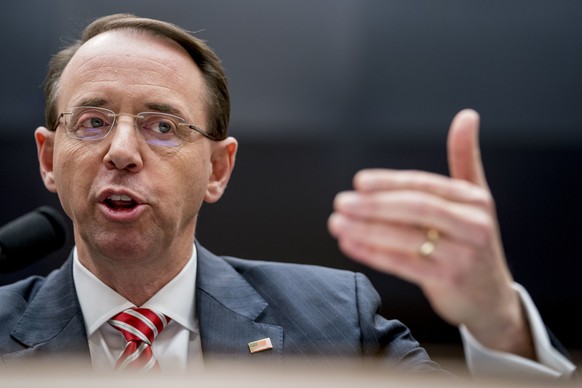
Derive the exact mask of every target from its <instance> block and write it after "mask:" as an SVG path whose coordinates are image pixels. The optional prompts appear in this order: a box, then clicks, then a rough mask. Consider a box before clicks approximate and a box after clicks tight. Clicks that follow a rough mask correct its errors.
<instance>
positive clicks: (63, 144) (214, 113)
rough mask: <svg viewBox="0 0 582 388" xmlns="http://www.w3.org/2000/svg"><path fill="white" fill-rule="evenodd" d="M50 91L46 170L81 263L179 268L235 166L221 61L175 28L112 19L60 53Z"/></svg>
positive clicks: (40, 143) (41, 148)
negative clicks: (206, 206)
mask: <svg viewBox="0 0 582 388" xmlns="http://www.w3.org/2000/svg"><path fill="white" fill-rule="evenodd" d="M46 90H47V104H48V106H47V122H48V125H52V127H51V128H45V127H40V128H38V129H37V130H36V132H35V138H36V142H37V149H38V154H39V162H40V168H41V175H42V178H43V181H44V183H45V186H46V187H47V188H48V189H49V190H51V191H53V192H56V193H57V194H58V196H59V199H60V201H61V204H62V206H63V209H64V210H65V212H66V213H67V214H68V215H69V217H70V218H71V219H72V221H73V226H74V233H75V243H76V246H77V249H78V252H79V257H80V259H81V261H82V262H83V263H84V264H85V266H86V267H88V268H89V269H90V270H92V271H93V272H94V273H102V272H103V271H104V270H103V268H102V267H99V266H102V265H103V264H104V263H109V264H111V266H110V270H111V268H113V267H115V268H119V265H121V264H128V265H135V264H143V268H147V266H148V265H150V266H151V267H155V266H161V268H162V269H163V270H164V271H168V277H169V276H173V275H175V274H176V270H177V269H179V268H181V265H183V263H184V261H185V260H187V259H188V258H189V257H190V254H191V250H192V243H193V238H194V231H195V225H196V219H197V214H198V211H199V209H200V206H201V205H202V202H203V201H206V202H215V201H218V199H219V198H220V197H221V196H222V194H223V192H224V190H225V188H226V185H227V182H228V180H229V178H230V174H231V172H232V169H233V167H234V160H235V155H236V150H237V143H236V140H235V139H233V138H231V137H227V136H226V130H227V128H226V126H227V124H228V92H227V89H226V80H225V78H224V74H223V72H222V69H221V67H220V63H219V60H218V58H217V57H216V56H215V55H214V54H213V53H212V52H211V51H210V50H209V49H208V48H207V47H206V46H205V45H204V44H203V43H202V42H200V41H199V40H197V39H195V38H192V37H190V36H189V34H188V33H187V32H184V31H182V30H181V29H179V28H177V27H175V26H173V25H171V24H167V23H163V22H158V21H154V20H148V19H138V18H135V17H133V16H127V15H120V16H111V17H107V18H104V19H99V20H97V21H96V22H94V23H93V24H91V25H89V26H88V27H87V29H86V30H85V33H84V35H83V39H82V40H81V41H79V42H78V43H76V44H74V45H73V46H71V47H70V48H68V49H65V50H63V51H61V52H60V53H59V54H57V56H56V57H55V59H54V60H53V61H52V64H51V68H50V73H49V75H48V77H47V87H46ZM144 112H146V113H145V114H142V113H144ZM168 139H169V140H168ZM172 140H174V141H172ZM164 260H166V261H164ZM172 260H175V262H172ZM157 270H160V268H157ZM107 276H111V274H109V275H107ZM107 276H105V277H107ZM160 277H161V278H163V277H164V276H163V274H162V273H160Z"/></svg>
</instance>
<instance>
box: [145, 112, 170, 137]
mask: <svg viewBox="0 0 582 388" xmlns="http://www.w3.org/2000/svg"><path fill="white" fill-rule="evenodd" d="M176 127H177V124H176V123H175V122H174V121H173V120H172V119H171V118H169V117H165V116H160V115H155V116H153V115H152V116H150V115H143V121H142V122H141V128H142V130H146V131H149V132H151V133H154V134H156V135H158V136H170V135H173V134H174V133H175V132H176Z"/></svg>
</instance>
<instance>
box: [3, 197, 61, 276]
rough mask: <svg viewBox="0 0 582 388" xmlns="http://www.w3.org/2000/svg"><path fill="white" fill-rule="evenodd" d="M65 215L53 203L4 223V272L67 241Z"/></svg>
mask: <svg viewBox="0 0 582 388" xmlns="http://www.w3.org/2000/svg"><path fill="white" fill-rule="evenodd" d="M65 225H66V224H65V220H64V218H63V216H62V215H61V214H60V213H59V212H58V211H56V210H55V209H53V208H51V207H49V206H41V207H39V208H37V209H35V210H34V211H32V212H30V213H26V214H24V215H23V216H20V217H18V218H17V219H15V220H13V221H11V222H9V223H8V224H6V225H4V226H2V227H0V272H12V271H16V270H19V269H22V268H25V267H27V266H28V265H30V264H32V263H34V262H36V261H38V260H40V259H42V258H43V257H45V256H46V255H48V254H49V253H51V252H54V251H56V250H58V249H60V248H61V247H62V246H63V245H64V244H65V241H66V226H65Z"/></svg>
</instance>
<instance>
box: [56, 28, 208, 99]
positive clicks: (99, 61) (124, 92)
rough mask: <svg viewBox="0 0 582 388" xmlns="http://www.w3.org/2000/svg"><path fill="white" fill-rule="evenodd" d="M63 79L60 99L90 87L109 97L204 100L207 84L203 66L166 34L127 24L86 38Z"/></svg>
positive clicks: (78, 95)
mask: <svg viewBox="0 0 582 388" xmlns="http://www.w3.org/2000/svg"><path fill="white" fill-rule="evenodd" d="M60 81H61V82H60V93H59V100H60V102H63V103H65V104H67V103H69V102H71V101H73V102H74V101H76V100H77V99H79V98H83V96H85V95H87V94H92V93H97V94H105V95H107V99H110V98H111V99H119V98H122V99H123V98H130V97H134V98H139V99H143V98H144V96H151V97H152V98H154V96H155V97H158V98H160V99H162V100H164V99H165V100H181V99H185V100H190V103H194V102H196V101H192V100H197V101H198V102H201V101H202V100H203V97H202V96H203V95H204V94H205V90H206V89H205V85H204V79H203V76H202V73H201V71H200V69H199V68H198V66H197V65H196V63H195V62H194V60H193V59H192V58H191V57H190V55H189V54H188V53H187V52H186V50H185V49H184V48H182V47H181V46H180V45H178V44H177V43H176V42H174V41H172V40H170V39H168V38H164V37H158V36H153V35H151V34H149V33H147V32H138V31H129V30H116V31H108V32H105V33H102V34H100V35H97V36H96V37H94V38H92V39H90V40H89V41H87V42H86V43H85V44H83V45H82V46H81V47H80V48H79V50H78V51H77V52H76V53H75V55H74V56H73V57H72V58H71V60H70V61H69V63H68V64H67V66H66V68H65V70H64V71H63V74H62V76H61V80H60ZM94 98H103V96H94Z"/></svg>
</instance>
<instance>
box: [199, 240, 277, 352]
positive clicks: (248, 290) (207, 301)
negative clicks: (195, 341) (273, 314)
mask: <svg viewBox="0 0 582 388" xmlns="http://www.w3.org/2000/svg"><path fill="white" fill-rule="evenodd" d="M196 249H197V252H198V268H197V279H196V284H197V293H196V295H197V298H196V306H197V309H198V317H199V323H200V339H201V343H202V352H203V354H204V359H205V360H209V359H215V358H220V357H229V358H231V357H252V358H253V359H255V358H256V359H270V360H280V358H281V356H282V350H283V348H282V347H283V329H282V328H281V327H279V326H275V325H269V324H266V323H262V322H260V319H259V318H260V316H261V314H262V313H263V311H264V310H265V309H266V308H267V306H268V304H267V302H266V301H265V300H264V299H263V298H262V297H261V296H260V295H259V294H258V293H257V292H256V291H255V290H254V288H252V287H251V286H250V284H249V283H248V282H247V281H246V280H244V279H243V278H242V277H241V276H240V275H239V274H238V273H237V272H236V271H235V270H234V268H232V266H230V265H229V264H228V263H226V262H225V261H224V260H223V259H221V258H219V257H217V256H215V255H214V254H212V253H211V252H210V251H208V250H206V249H205V248H203V247H202V246H200V245H199V244H198V243H197V244H196ZM264 338H270V339H271V343H272V345H273V349H271V350H268V351H263V352H259V353H253V354H251V353H250V351H249V347H248V344H249V342H252V341H257V340H261V339H264Z"/></svg>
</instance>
